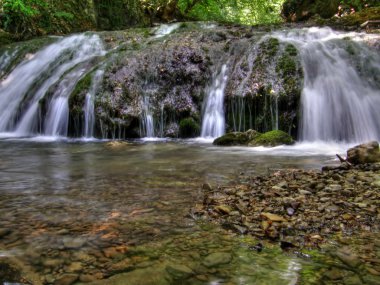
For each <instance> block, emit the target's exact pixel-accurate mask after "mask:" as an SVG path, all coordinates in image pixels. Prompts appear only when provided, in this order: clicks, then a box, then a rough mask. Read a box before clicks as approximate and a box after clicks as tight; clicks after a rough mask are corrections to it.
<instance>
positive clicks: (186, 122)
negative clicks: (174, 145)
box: [179, 118, 200, 138]
mask: <svg viewBox="0 0 380 285" xmlns="http://www.w3.org/2000/svg"><path fill="white" fill-rule="evenodd" d="M199 134H200V126H199V124H198V123H197V122H196V121H195V120H194V119H193V118H186V119H183V120H181V122H180V123H179V136H180V137H181V138H193V137H197V136H199Z"/></svg>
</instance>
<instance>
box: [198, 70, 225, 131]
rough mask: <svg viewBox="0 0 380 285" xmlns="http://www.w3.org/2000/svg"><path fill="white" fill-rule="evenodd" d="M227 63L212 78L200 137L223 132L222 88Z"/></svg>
mask: <svg viewBox="0 0 380 285" xmlns="http://www.w3.org/2000/svg"><path fill="white" fill-rule="evenodd" d="M227 79H228V76H227V65H226V64H223V66H222V70H221V71H220V73H219V74H217V76H216V77H215V78H214V80H213V82H212V85H211V87H210V88H209V90H208V95H207V99H206V103H205V108H204V114H203V122H202V133H201V137H203V138H207V137H211V138H216V137H220V136H222V135H223V134H224V132H225V118H224V90H225V88H226V85H227Z"/></svg>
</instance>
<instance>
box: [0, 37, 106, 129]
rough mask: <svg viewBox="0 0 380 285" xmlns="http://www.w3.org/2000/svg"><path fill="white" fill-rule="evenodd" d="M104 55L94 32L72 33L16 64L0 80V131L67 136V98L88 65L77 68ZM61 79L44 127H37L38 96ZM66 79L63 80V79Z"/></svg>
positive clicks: (49, 106)
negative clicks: (90, 33)
mask: <svg viewBox="0 0 380 285" xmlns="http://www.w3.org/2000/svg"><path fill="white" fill-rule="evenodd" d="M102 55H104V49H103V45H102V42H101V40H100V38H99V37H98V36H97V35H85V34H81V35H74V36H70V37H67V38H64V39H61V40H59V41H57V42H55V43H53V44H51V45H49V46H47V47H45V48H44V49H42V50H41V51H39V52H37V53H36V54H34V55H33V56H31V57H30V58H28V59H26V60H25V61H23V62H22V63H21V64H19V65H18V66H17V67H16V68H15V69H14V70H13V71H12V72H11V73H10V74H9V75H8V76H7V77H6V78H5V79H4V80H3V81H1V82H0V132H11V133H13V134H14V135H16V136H25V135H31V134H35V133H37V132H41V133H43V134H46V135H66V134H67V116H68V97H69V95H70V94H71V91H72V90H73V88H74V87H75V84H76V83H77V82H78V80H79V79H80V76H82V75H83V74H84V72H85V71H87V70H88V69H89V68H90V67H89V66H87V67H84V66H83V67H80V68H76V66H78V65H79V64H82V63H85V62H88V61H89V60H90V59H92V58H94V57H96V56H102ZM63 75H65V76H64V79H63V81H62V82H65V83H66V84H63V83H62V82H61V83H60V84H59V85H58V88H57V89H56V90H55V91H54V95H53V97H52V101H51V102H50V104H48V115H47V118H46V120H45V127H44V128H41V127H40V129H38V128H39V126H40V125H41V122H40V121H39V120H40V118H39V109H40V102H41V99H43V98H44V96H45V95H46V94H47V92H48V90H49V89H50V88H51V87H52V86H54V85H55V84H57V82H58V81H59V80H61V78H62V76H63ZM65 79H66V80H65Z"/></svg>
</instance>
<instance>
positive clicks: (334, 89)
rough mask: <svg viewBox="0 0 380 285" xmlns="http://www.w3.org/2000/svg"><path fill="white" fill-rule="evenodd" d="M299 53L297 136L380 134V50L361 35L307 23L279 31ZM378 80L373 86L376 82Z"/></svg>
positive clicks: (368, 137)
mask: <svg viewBox="0 0 380 285" xmlns="http://www.w3.org/2000/svg"><path fill="white" fill-rule="evenodd" d="M277 37H278V38H279V39H280V40H282V41H287V42H291V43H292V44H294V45H295V46H296V47H297V48H298V50H299V51H300V54H301V60H302V64H303V69H304V73H305V82H304V87H303V92H302V102H301V103H302V119H301V129H300V139H301V140H303V141H318V140H319V141H347V142H363V141H368V140H373V139H375V140H379V139H380V111H379V108H380V94H379V91H378V90H379V82H376V79H375V80H371V78H373V77H374V74H375V75H376V74H379V73H380V55H379V54H378V53H375V52H373V51H370V50H369V49H368V48H367V47H366V46H365V45H364V44H361V41H363V38H364V37H368V36H366V35H364V34H357V33H349V34H347V33H346V34H345V33H338V32H334V31H332V30H331V29H329V28H310V29H303V30H295V31H290V32H286V33H278V34H277ZM376 84H377V86H376Z"/></svg>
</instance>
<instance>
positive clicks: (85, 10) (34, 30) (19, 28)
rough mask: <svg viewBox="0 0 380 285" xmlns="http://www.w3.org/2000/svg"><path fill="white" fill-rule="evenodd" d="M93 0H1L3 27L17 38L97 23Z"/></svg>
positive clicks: (65, 31)
mask: <svg viewBox="0 0 380 285" xmlns="http://www.w3.org/2000/svg"><path fill="white" fill-rule="evenodd" d="M91 3H92V1H91V0H85V1H80V0H68V1H60V0H0V27H1V28H3V29H4V30H5V31H8V32H10V33H12V34H13V35H14V36H15V37H16V38H28V37H31V36H36V35H43V34H64V33H68V32H73V31H78V30H89V29H92V28H94V26H95V18H94V15H93V8H92V7H91Z"/></svg>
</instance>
